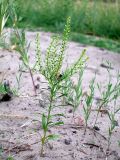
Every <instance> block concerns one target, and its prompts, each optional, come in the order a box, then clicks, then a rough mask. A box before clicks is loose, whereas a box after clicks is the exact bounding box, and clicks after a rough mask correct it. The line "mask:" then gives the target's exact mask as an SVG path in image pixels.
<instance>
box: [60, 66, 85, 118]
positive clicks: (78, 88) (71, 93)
mask: <svg viewBox="0 0 120 160" xmlns="http://www.w3.org/2000/svg"><path fill="white" fill-rule="evenodd" d="M84 65H85V64H84ZM84 68H85V66H83V68H81V69H80V71H79V79H78V82H77V84H74V83H73V82H72V81H71V80H67V81H66V82H65V84H64V87H63V89H62V92H63V95H64V96H65V98H66V102H67V104H70V105H71V106H72V107H73V118H74V117H75V111H76V110H77V108H78V107H79V105H80V102H81V100H82V95H83V90H82V78H83V73H84Z"/></svg>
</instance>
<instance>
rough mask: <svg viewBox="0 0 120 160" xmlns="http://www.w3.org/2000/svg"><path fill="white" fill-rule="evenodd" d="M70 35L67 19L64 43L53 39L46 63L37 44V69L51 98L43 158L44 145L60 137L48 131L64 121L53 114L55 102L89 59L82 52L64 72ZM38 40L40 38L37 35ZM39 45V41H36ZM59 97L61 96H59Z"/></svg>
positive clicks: (45, 120)
mask: <svg viewBox="0 0 120 160" xmlns="http://www.w3.org/2000/svg"><path fill="white" fill-rule="evenodd" d="M69 33H70V18H68V19H67V24H66V26H65V29H64V33H63V36H62V41H61V40H60V39H59V36H55V37H53V38H52V40H51V43H50V46H49V47H48V49H47V52H46V55H45V60H44V63H43V61H42V57H41V52H40V48H39V47H38V46H39V44H37V50H38V51H37V55H36V57H37V60H36V67H35V68H37V70H39V72H40V74H42V75H43V76H44V77H45V79H46V80H47V82H48V85H49V88H50V96H49V105H48V109H47V114H45V113H43V114H42V128H43V135H42V138H41V143H42V146H41V151H40V154H41V156H43V155H44V145H45V144H46V142H47V141H48V140H51V139H55V138H57V137H58V136H57V135H55V134H48V129H49V128H50V127H53V126H58V125H61V124H63V121H59V122H55V121H54V120H53V119H54V118H53V117H55V116H56V115H57V116H63V114H61V113H58V114H56V115H53V114H52V111H53V109H54V108H55V107H56V106H55V101H56V99H57V97H59V96H62V93H61V95H59V94H60V91H61V88H62V87H63V82H64V81H67V80H69V79H70V77H71V76H73V75H74V74H75V73H77V72H79V71H80V69H81V68H82V67H83V65H84V63H85V62H86V60H87V59H88V57H87V56H86V54H85V51H83V52H82V54H81V55H80V57H79V59H78V60H77V61H76V62H75V63H74V64H72V65H71V66H70V67H68V68H66V69H65V70H64V71H62V69H61V68H62V64H63V60H64V55H65V49H66V46H67V41H68V38H69ZM37 38H39V36H38V35H37ZM36 42H37V43H39V40H37V41H36ZM58 95H59V96H58Z"/></svg>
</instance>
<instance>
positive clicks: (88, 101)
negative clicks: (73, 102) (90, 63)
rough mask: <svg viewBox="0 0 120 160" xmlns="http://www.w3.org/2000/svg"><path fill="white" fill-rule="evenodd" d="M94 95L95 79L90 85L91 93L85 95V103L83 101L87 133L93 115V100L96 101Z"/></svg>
mask: <svg viewBox="0 0 120 160" xmlns="http://www.w3.org/2000/svg"><path fill="white" fill-rule="evenodd" d="M94 94H95V78H93V79H92V80H91V81H90V84H89V93H87V94H85V95H84V101H83V112H84V120H85V132H84V134H85V133H86V129H87V126H88V120H89V117H90V114H91V109H92V105H93V99H94Z"/></svg>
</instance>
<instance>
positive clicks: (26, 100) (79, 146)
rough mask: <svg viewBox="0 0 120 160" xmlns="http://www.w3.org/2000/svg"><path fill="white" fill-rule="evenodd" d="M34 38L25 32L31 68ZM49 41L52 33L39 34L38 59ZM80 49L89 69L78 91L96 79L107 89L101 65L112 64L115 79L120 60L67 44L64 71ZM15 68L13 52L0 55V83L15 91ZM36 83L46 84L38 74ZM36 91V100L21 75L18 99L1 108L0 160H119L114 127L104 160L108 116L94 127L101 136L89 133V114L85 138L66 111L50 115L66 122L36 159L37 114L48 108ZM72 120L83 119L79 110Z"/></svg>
mask: <svg viewBox="0 0 120 160" xmlns="http://www.w3.org/2000/svg"><path fill="white" fill-rule="evenodd" d="M35 36H36V33H35V32H27V39H28V41H31V48H30V50H29V54H30V57H31V64H32V63H33V62H34V59H35V58H34V57H35ZM50 36H51V33H44V32H40V37H41V49H42V53H43V55H44V54H45V50H46V48H47V47H48V45H49V43H50ZM84 48H86V50H87V55H88V56H89V61H88V66H87V69H86V71H85V74H84V84H83V85H84V86H83V87H84V88H85V90H87V88H88V85H89V81H90V80H91V79H92V78H93V77H94V74H95V73H96V75H97V77H96V78H97V81H98V82H101V83H103V84H105V83H106V81H107V78H108V75H107V72H106V68H104V67H102V66H101V64H103V63H104V62H105V61H106V60H109V61H110V62H111V63H112V64H113V69H111V73H112V76H113V79H114V78H115V72H116V71H117V70H118V69H119V68H120V54H117V53H112V52H109V51H106V50H104V49H99V48H95V47H90V46H85V45H81V44H79V43H74V42H70V43H69V45H68V48H67V51H66V57H65V59H66V60H65V62H64V66H65V65H66V61H67V62H68V64H69V65H70V64H72V63H73V62H74V61H75V60H76V59H77V58H78V57H79V55H80V54H81V51H82V50H83V49H84ZM20 63H21V62H20V56H19V55H18V54H17V53H16V52H15V51H13V52H10V51H8V50H4V49H0V79H1V80H2V79H3V80H9V81H10V84H11V87H16V86H17V82H16V75H17V74H18V73H19V64H20ZM38 77H40V79H41V81H45V80H44V78H43V77H42V76H41V75H39V74H35V75H34V80H35V83H36V85H37V84H38V85H40V88H42V87H43V85H42V84H41V83H40V82H39V78H38ZM74 80H76V77H74ZM37 91H38V96H36V97H35V96H34V92H33V86H32V82H31V79H30V75H29V73H28V72H27V71H25V72H23V73H22V79H21V82H20V89H19V94H20V96H19V97H16V96H15V97H13V98H12V100H11V101H9V102H0V146H1V147H2V148H3V149H4V152H3V153H2V156H1V157H0V160H5V159H6V157H7V156H8V155H9V154H10V155H12V156H13V157H14V159H15V160H42V159H43V160H60V159H62V160H73V159H75V160H107V159H108V160H120V147H119V146H118V140H120V127H119V126H117V127H116V129H115V131H114V133H113V136H112V139H111V146H110V151H109V156H108V157H107V158H106V156H105V153H106V149H107V138H108V126H109V119H108V116H107V115H106V114H103V116H102V117H101V116H100V117H99V120H98V123H97V126H99V128H100V130H99V131H93V129H92V125H93V122H94V120H95V115H96V112H94V111H93V112H92V114H91V117H90V120H89V126H90V127H89V128H88V129H87V133H86V135H84V134H83V133H84V127H83V126H77V125H76V124H74V123H73V119H72V113H71V109H72V107H71V106H66V107H64V108H62V109H61V108H58V109H55V110H54V113H59V112H61V113H64V114H65V115H66V118H63V120H64V122H65V125H64V126H60V127H56V128H52V129H50V130H49V132H50V133H51V132H52V133H56V134H59V135H60V139H58V140H56V141H51V142H49V143H48V144H47V145H46V154H45V157H44V158H41V157H39V151H40V147H41V143H40V135H41V134H42V128H41V113H42V112H45V111H46V109H47V103H48V102H46V101H45V100H46V98H47V96H48V95H47V94H46V93H45V92H44V94H42V95H40V94H39V91H40V89H38V90H37ZM97 97H99V94H98V93H97V92H96V95H95V103H94V108H95V107H97V103H96V98H97ZM40 99H42V100H40ZM111 106H112V105H111ZM111 106H109V108H110V107H111ZM76 116H77V117H78V116H81V117H82V116H83V113H82V107H81V106H80V107H79V108H78V111H77V113H76ZM117 120H118V123H119V124H120V114H118V115H117Z"/></svg>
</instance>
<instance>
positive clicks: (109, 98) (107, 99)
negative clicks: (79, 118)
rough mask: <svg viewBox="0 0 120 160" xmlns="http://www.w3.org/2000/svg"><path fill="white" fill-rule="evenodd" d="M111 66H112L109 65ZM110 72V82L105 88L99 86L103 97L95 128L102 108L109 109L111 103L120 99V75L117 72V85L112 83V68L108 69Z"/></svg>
mask: <svg viewBox="0 0 120 160" xmlns="http://www.w3.org/2000/svg"><path fill="white" fill-rule="evenodd" d="M109 65H110V66H111V64H110V63H109ZM107 72H108V82H107V84H106V85H105V86H104V89H103V86H101V85H100V84H97V87H98V90H99V92H100V95H101V101H100V105H99V106H98V112H97V116H96V119H95V123H94V126H95V125H96V123H97V120H98V116H99V113H100V111H101V109H102V108H104V107H107V106H108V105H109V104H110V103H112V102H114V100H116V99H118V98H119V97H120V73H119V72H117V75H116V78H115V83H113V82H112V77H111V72H110V67H109V68H108V69H107Z"/></svg>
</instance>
